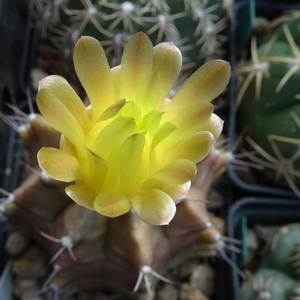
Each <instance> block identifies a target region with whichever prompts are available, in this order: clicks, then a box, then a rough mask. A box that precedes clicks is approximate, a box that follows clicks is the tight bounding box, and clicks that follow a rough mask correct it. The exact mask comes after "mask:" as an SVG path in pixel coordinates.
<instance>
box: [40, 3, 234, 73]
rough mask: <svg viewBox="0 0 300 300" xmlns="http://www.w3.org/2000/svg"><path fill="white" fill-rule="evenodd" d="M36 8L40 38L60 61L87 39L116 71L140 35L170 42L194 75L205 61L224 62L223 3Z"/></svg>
mask: <svg viewBox="0 0 300 300" xmlns="http://www.w3.org/2000/svg"><path fill="white" fill-rule="evenodd" d="M35 3H36V7H37V11H38V24H41V28H42V35H43V36H44V38H45V39H46V41H47V43H48V44H49V45H52V46H51V47H53V46H54V49H56V50H59V53H60V55H62V57H63V59H62V61H63V60H65V59H66V57H68V58H69V57H70V54H71V53H72V49H73V47H74V44H75V42H76V41H77V40H78V38H79V37H80V36H81V35H89V36H93V37H95V38H96V39H98V40H99V41H101V43H102V45H103V46H104V48H105V51H106V53H107V56H108V59H109V62H110V64H111V66H115V65H118V64H119V63H120V58H121V54H122V50H123V46H124V44H125V43H126V42H127V41H128V39H129V38H130V37H131V36H132V35H133V34H134V33H136V32H140V31H143V32H145V33H147V35H148V36H149V37H150V39H151V41H152V42H153V44H154V45H155V44H157V43H160V42H162V41H173V42H174V43H175V45H177V46H178V47H179V48H180V49H181V52H182V54H183V67H184V68H185V69H194V68H195V67H198V66H200V65H202V64H203V63H204V62H206V61H208V60H211V59H213V58H221V57H223V56H224V53H225V51H224V50H225V43H226V41H227V38H226V28H227V26H228V20H229V17H228V16H227V11H226V8H225V7H224V4H223V2H222V1H217V0H204V1H195V0H192V1H184V0H176V1H173V0H172V1H171V0H169V1H166V0H164V1H155V0H152V1H138V0H135V1H106V0H102V1H90V0H70V1H60V2H59V4H58V1H53V2H52V1H49V2H46V3H45V4H41V3H40V1H35ZM229 10H230V8H229ZM46 16H47V17H46ZM44 50H45V49H44ZM44 52H45V51H44ZM41 56H43V52H42V51H41ZM48 60H49V59H48ZM49 64H52V66H53V64H55V61H52V60H51V61H49ZM55 65H57V64H55Z"/></svg>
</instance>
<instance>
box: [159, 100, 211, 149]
mask: <svg viewBox="0 0 300 300" xmlns="http://www.w3.org/2000/svg"><path fill="white" fill-rule="evenodd" d="M213 109H214V106H213V105H212V104H211V103H207V102H203V101H197V102H193V103H190V104H189V105H187V106H186V107H184V108H183V109H182V110H181V111H180V112H179V113H178V115H177V116H176V117H175V118H174V119H173V120H172V123H173V124H174V125H175V126H176V127H177V128H178V129H177V130H176V131H175V132H174V133H173V134H172V135H170V136H169V138H167V139H166V140H165V141H164V142H163V143H162V147H163V148H164V149H165V150H167V149H168V148H170V147H172V146H173V145H175V144H176V143H178V142H180V141H181V140H182V139H184V138H186V137H188V136H189V135H191V134H193V133H195V132H197V131H199V130H200V129H201V128H202V126H204V124H206V123H207V122H208V120H209V118H210V117H211V115H212V112H213Z"/></svg>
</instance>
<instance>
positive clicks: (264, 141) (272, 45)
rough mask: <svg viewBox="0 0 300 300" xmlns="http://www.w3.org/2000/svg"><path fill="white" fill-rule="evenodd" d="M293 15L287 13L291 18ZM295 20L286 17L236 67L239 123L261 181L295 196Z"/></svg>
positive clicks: (299, 111) (298, 109) (299, 123)
mask: <svg viewBox="0 0 300 300" xmlns="http://www.w3.org/2000/svg"><path fill="white" fill-rule="evenodd" d="M292 16H293V15H292ZM299 24H300V18H299V17H295V16H293V17H291V18H290V20H289V21H286V22H284V23H283V24H280V26H278V27H277V28H276V29H275V30H273V31H271V33H270V34H268V36H267V37H266V38H265V39H264V42H263V43H262V44H261V45H257V41H256V37H253V38H252V42H251V59H250V60H248V61H247V62H246V63H245V65H241V66H240V68H239V69H238V72H239V76H240V77H242V78H243V80H242V81H241V86H240V90H239V94H238V99H237V101H238V103H241V104H240V108H239V111H238V118H239V123H240V126H241V127H242V128H245V127H246V128H247V133H248V137H247V138H246V139H247V141H248V142H249V144H250V145H251V148H252V149H253V148H254V150H256V152H257V156H254V157H253V160H254V161H255V162H257V163H258V164H260V165H262V166H264V167H265V175H266V176H265V178H266V179H267V180H268V181H273V182H275V183H276V184H277V185H278V186H281V187H288V186H289V187H290V188H291V189H292V190H293V191H294V192H295V193H296V194H297V195H298V196H300V192H299V188H298V186H299V178H300V173H299V171H300V160H299V157H300V152H299V143H300V139H299V136H300V119H299V117H300V105H299V95H300V88H299V79H300V77H299V76H300V75H299V74H300V72H299V53H300V52H299V51H300V50H299V49H300V48H299V41H300V30H299Z"/></svg>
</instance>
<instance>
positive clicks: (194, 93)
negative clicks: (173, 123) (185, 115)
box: [164, 60, 230, 119]
mask: <svg viewBox="0 0 300 300" xmlns="http://www.w3.org/2000/svg"><path fill="white" fill-rule="evenodd" d="M229 79H230V66H229V63H228V62H226V61H223V60H212V61H210V62H207V63H206V64H204V65H202V66H201V67H200V68H199V69H198V70H197V71H196V72H195V73H194V74H192V75H191V76H190V77H189V78H188V79H187V80H186V81H185V82H184V84H183V85H182V87H181V88H180V89H179V91H178V92H177V93H176V95H175V96H174V97H173V98H172V100H171V101H170V102H169V103H168V104H167V105H166V110H167V111H166V114H165V115H164V118H166V119H168V118H170V116H172V115H174V114H177V113H178V112H179V111H180V110H181V109H182V108H184V107H185V106H186V105H188V104H189V103H192V102H194V101H199V100H200V101H206V102H210V101H212V100H213V99H215V98H216V97H217V96H218V95H220V93H221V92H223V90H224V89H225V87H226V86H227V84H228V81H229Z"/></svg>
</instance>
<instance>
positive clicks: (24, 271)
mask: <svg viewBox="0 0 300 300" xmlns="http://www.w3.org/2000/svg"><path fill="white" fill-rule="evenodd" d="M12 271H13V273H14V274H15V275H18V276H20V277H26V278H28V277H29V278H41V277H44V276H45V275H46V274H47V263H46V259H45V254H44V252H43V251H42V250H41V249H40V248H39V247H37V246H31V247H30V248H28V249H27V250H26V251H25V252H24V253H23V254H22V255H21V256H20V257H18V258H16V259H15V260H14V261H13V263H12Z"/></svg>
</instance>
